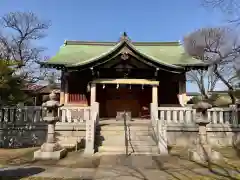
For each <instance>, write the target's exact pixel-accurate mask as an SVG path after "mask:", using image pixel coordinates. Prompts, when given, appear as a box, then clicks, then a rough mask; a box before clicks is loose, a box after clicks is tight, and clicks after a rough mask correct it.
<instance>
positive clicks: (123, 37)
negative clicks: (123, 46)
mask: <svg viewBox="0 0 240 180" xmlns="http://www.w3.org/2000/svg"><path fill="white" fill-rule="evenodd" d="M120 41H130V39H129V37H128V35H127V33H126V32H125V31H124V32H123V34H122V36H121V38H120Z"/></svg>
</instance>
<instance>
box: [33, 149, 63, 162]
mask: <svg viewBox="0 0 240 180" xmlns="http://www.w3.org/2000/svg"><path fill="white" fill-rule="evenodd" d="M66 155H67V150H66V149H61V150H58V151H53V152H43V151H41V150H38V151H35V152H34V160H59V159H62V158H64V157H65V156H66Z"/></svg>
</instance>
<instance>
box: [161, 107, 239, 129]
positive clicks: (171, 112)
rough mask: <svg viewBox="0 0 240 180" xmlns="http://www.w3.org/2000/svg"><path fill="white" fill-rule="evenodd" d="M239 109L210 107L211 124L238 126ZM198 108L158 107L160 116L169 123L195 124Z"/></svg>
mask: <svg viewBox="0 0 240 180" xmlns="http://www.w3.org/2000/svg"><path fill="white" fill-rule="evenodd" d="M238 111H239V109H236V108H234V107H225V108H220V107H215V108H211V109H208V113H207V114H208V119H209V121H210V123H211V124H231V125H233V126H238V125H239V122H238V118H237V116H238ZM195 117H196V110H195V109H193V108H192V107H158V118H159V119H160V120H165V121H166V122H167V124H193V123H194V119H195Z"/></svg>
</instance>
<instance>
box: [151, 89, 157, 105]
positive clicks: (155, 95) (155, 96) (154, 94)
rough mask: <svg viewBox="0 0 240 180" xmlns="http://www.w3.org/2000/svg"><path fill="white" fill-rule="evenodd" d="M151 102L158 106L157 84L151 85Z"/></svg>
mask: <svg viewBox="0 0 240 180" xmlns="http://www.w3.org/2000/svg"><path fill="white" fill-rule="evenodd" d="M152 103H153V104H156V105H157V107H158V86H156V85H154V86H152Z"/></svg>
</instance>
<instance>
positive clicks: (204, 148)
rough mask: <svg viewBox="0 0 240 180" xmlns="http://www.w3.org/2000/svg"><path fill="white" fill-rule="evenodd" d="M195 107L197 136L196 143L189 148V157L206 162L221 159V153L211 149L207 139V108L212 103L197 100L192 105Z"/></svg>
mask: <svg viewBox="0 0 240 180" xmlns="http://www.w3.org/2000/svg"><path fill="white" fill-rule="evenodd" d="M193 108H194V109H196V120H195V122H196V124H197V125H198V137H197V139H196V144H195V145H194V147H193V148H191V149H190V150H189V158H190V159H191V160H193V161H198V162H208V161H215V160H219V159H221V154H220V153H219V152H217V151H214V150H212V148H211V145H210V144H209V143H208V140H207V127H206V126H207V124H209V123H210V121H209V120H208V117H207V110H208V109H210V108H212V105H211V104H209V103H207V102H203V101H202V102H199V103H197V104H195V105H194V106H193Z"/></svg>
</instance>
